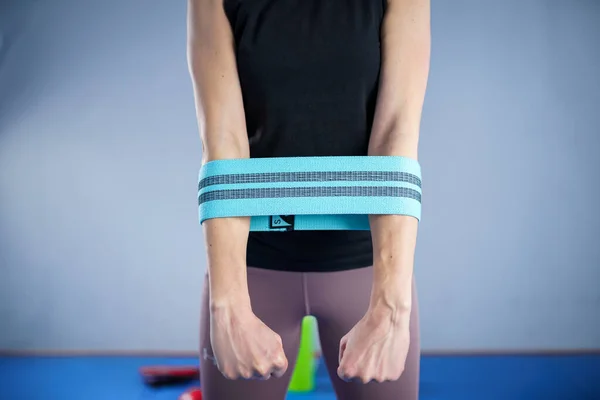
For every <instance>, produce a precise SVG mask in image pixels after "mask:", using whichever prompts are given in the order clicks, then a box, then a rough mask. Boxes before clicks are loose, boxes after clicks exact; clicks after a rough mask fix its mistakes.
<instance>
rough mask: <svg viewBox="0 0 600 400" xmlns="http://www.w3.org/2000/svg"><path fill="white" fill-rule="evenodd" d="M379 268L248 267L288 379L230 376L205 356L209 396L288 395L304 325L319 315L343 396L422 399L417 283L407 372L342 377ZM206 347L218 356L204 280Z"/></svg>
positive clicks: (274, 399)
mask: <svg viewBox="0 0 600 400" xmlns="http://www.w3.org/2000/svg"><path fill="white" fill-rule="evenodd" d="M372 276H373V268H372V267H368V268H361V269H355V270H349V271H341V272H314V273H302V272H284V271H272V270H266V269H259V268H251V267H249V268H248V286H249V290H250V299H251V302H252V310H253V311H254V313H255V314H256V316H257V317H259V318H260V319H261V320H262V321H263V322H264V323H265V324H267V325H268V326H269V327H270V328H271V329H273V330H274V331H275V332H277V333H278V334H279V335H280V336H281V339H282V341H283V347H284V351H285V354H286V356H287V358H288V362H289V368H288V370H287V372H286V374H285V375H284V376H283V377H282V378H279V379H277V378H271V379H269V380H267V381H257V380H235V381H231V380H227V379H225V377H223V375H221V373H220V372H219V370H218V369H217V367H216V366H215V365H214V364H213V362H212V361H211V360H210V358H209V359H205V357H204V356H201V369H200V371H201V382H202V392H203V396H204V397H203V398H204V399H205V400H283V399H285V396H286V392H287V388H288V384H289V381H290V378H291V373H292V370H293V366H294V364H295V362H296V356H297V353H298V347H299V343H300V324H301V321H302V318H303V317H304V316H306V315H313V316H315V317H316V318H317V321H318V327H319V336H320V340H321V348H322V351H323V357H324V360H325V364H326V365H327V369H328V371H329V376H330V378H331V381H332V382H333V387H334V389H335V392H336V395H337V398H338V400H417V399H418V396H419V394H418V393H419V358H420V354H419V353H420V348H419V320H418V318H419V317H418V308H417V301H416V291H415V289H414V285H413V291H412V292H413V309H412V314H411V318H410V336H411V337H410V349H409V352H408V358H407V361H406V366H405V369H404V373H403V374H402V376H401V377H400V379H399V380H397V381H395V382H384V383H377V382H371V383H368V384H366V385H364V384H361V383H354V382H344V381H343V380H341V379H340V378H338V376H337V367H338V352H339V343H340V339H341V338H342V337H343V336H344V335H345V334H346V333H348V332H349V331H350V329H352V327H353V326H354V325H355V324H356V323H357V322H358V321H359V320H360V319H361V318H362V316H363V315H364V313H365V311H366V310H367V307H368V304H369V298H370V293H371V281H372ZM203 297H204V298H203V301H202V315H201V330H200V346H201V347H200V350H201V354H202V355H205V354H206V355H208V356H209V357H210V356H212V355H213V352H212V348H211V346H210V326H209V324H210V318H209V308H208V299H209V285H208V279H206V280H205V284H204V296H203Z"/></svg>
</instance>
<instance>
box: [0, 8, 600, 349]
mask: <svg viewBox="0 0 600 400" xmlns="http://www.w3.org/2000/svg"><path fill="white" fill-rule="evenodd" d="M185 12H186V4H185V2H184V1H178V2H172V1H169V2H167V1H148V0H127V1H122V0H104V1H102V2H90V1H75V0H62V1H60V0H54V1H44V2H41V1H40V2H38V1H33V0H28V1H23V0H20V1H7V0H3V1H1V2H0V29H1V32H2V43H3V45H2V47H1V48H0V349H3V350H34V351H35V350H98V351H104V350H141V351H143V350H173V351H179V350H183V351H187V350H195V349H196V348H197V336H198V313H199V299H200V295H201V283H202V277H203V274H204V271H205V269H206V266H205V254H204V250H203V244H202V243H203V241H202V236H201V235H202V232H201V230H200V228H199V227H198V225H197V219H196V204H195V196H196V193H195V188H196V176H197V170H198V167H199V163H200V142H199V139H198V134H197V128H196V121H195V113H194V105H193V96H192V89H191V84H190V80H189V77H188V74H187V66H186V61H185ZM599 127H600V2H599V1H595V0H587V1H585V0H545V1H543V0H527V1H518V0H506V1H502V2H499V1H491V0H454V1H452V2H445V1H438V2H434V3H433V56H432V69H431V77H430V84H429V91H428V95H427V100H426V105H425V112H424V122H423V128H422V141H421V162H422V165H423V168H424V183H425V188H424V191H425V197H424V219H423V221H422V225H421V232H420V239H419V247H418V254H417V265H416V268H417V278H418V281H419V294H420V299H421V301H420V303H421V312H422V320H421V322H422V332H423V347H424V349H425V350H429V351H437V350H445V351H448V350H450V351H469V350H538V349H555V350H560V349H598V348H600V245H599V244H598V242H599V240H600V211H599V209H598V207H599V206H600V188H599V184H600V157H599V151H600V128H599Z"/></svg>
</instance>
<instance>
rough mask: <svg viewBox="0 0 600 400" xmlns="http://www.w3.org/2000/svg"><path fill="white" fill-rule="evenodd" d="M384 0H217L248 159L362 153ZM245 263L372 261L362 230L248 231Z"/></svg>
mask: <svg viewBox="0 0 600 400" xmlns="http://www.w3.org/2000/svg"><path fill="white" fill-rule="evenodd" d="M382 1H384V0H379V1H376V0H225V3H224V4H225V10H226V12H227V15H228V18H229V20H230V23H231V26H232V29H233V33H234V37H235V45H236V56H237V63H238V73H239V78H240V84H241V88H242V95H243V99H244V110H245V113H246V124H247V129H248V138H249V143H250V156H251V157H253V158H259V157H303V156H344V155H353V156H359V155H366V154H367V149H368V141H369V136H370V131H371V126H372V122H373V115H374V112H375V102H376V97H377V88H378V80H379V68H380V36H379V35H380V26H381V21H382V18H383V12H384V5H383V2H382ZM247 259H248V265H252V266H255V267H262V268H270V269H281V270H293V271H334V270H343V269H352V268H360V267H364V266H367V265H371V264H372V259H373V256H372V245H371V235H370V232H369V231H291V232H251V233H250V237H249V240H248V254H247Z"/></svg>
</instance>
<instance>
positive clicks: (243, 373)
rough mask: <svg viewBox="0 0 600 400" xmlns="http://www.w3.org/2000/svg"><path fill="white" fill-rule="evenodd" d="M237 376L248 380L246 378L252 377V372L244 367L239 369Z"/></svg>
mask: <svg viewBox="0 0 600 400" xmlns="http://www.w3.org/2000/svg"><path fill="white" fill-rule="evenodd" d="M239 376H240V378H242V379H245V380H248V379H252V377H253V376H254V374H253V373H252V372H251V371H250V370H249V369H246V368H244V369H242V370H241V371H240V373H239Z"/></svg>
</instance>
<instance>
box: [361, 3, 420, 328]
mask: <svg viewBox="0 0 600 400" xmlns="http://www.w3.org/2000/svg"><path fill="white" fill-rule="evenodd" d="M387 4H388V6H387V9H386V15H385V17H384V20H383V25H382V28H381V49H382V66H381V78H380V87H379V93H378V98H377V106H376V110H375V119H374V122H373V128H372V132H371V139H370V143H369V155H380V156H381V155H383V156H404V157H409V158H413V159H417V158H418V154H417V153H418V143H419V129H420V123H421V110H422V108H423V101H424V98H425V90H426V86H427V78H428V75H429V59H430V49H431V34H430V1H429V0H387ZM370 223H371V232H372V235H373V263H374V280H373V288H372V296H371V307H372V308H376V309H377V310H381V311H382V312H384V310H389V311H391V312H392V315H393V316H394V319H395V321H394V322H397V323H404V322H406V321H408V316H409V314H410V308H411V284H412V276H413V261H414V254H415V247H416V241H417V227H418V221H417V219H416V218H414V217H409V216H402V215H379V216H371V217H370ZM402 320H404V321H402Z"/></svg>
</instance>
